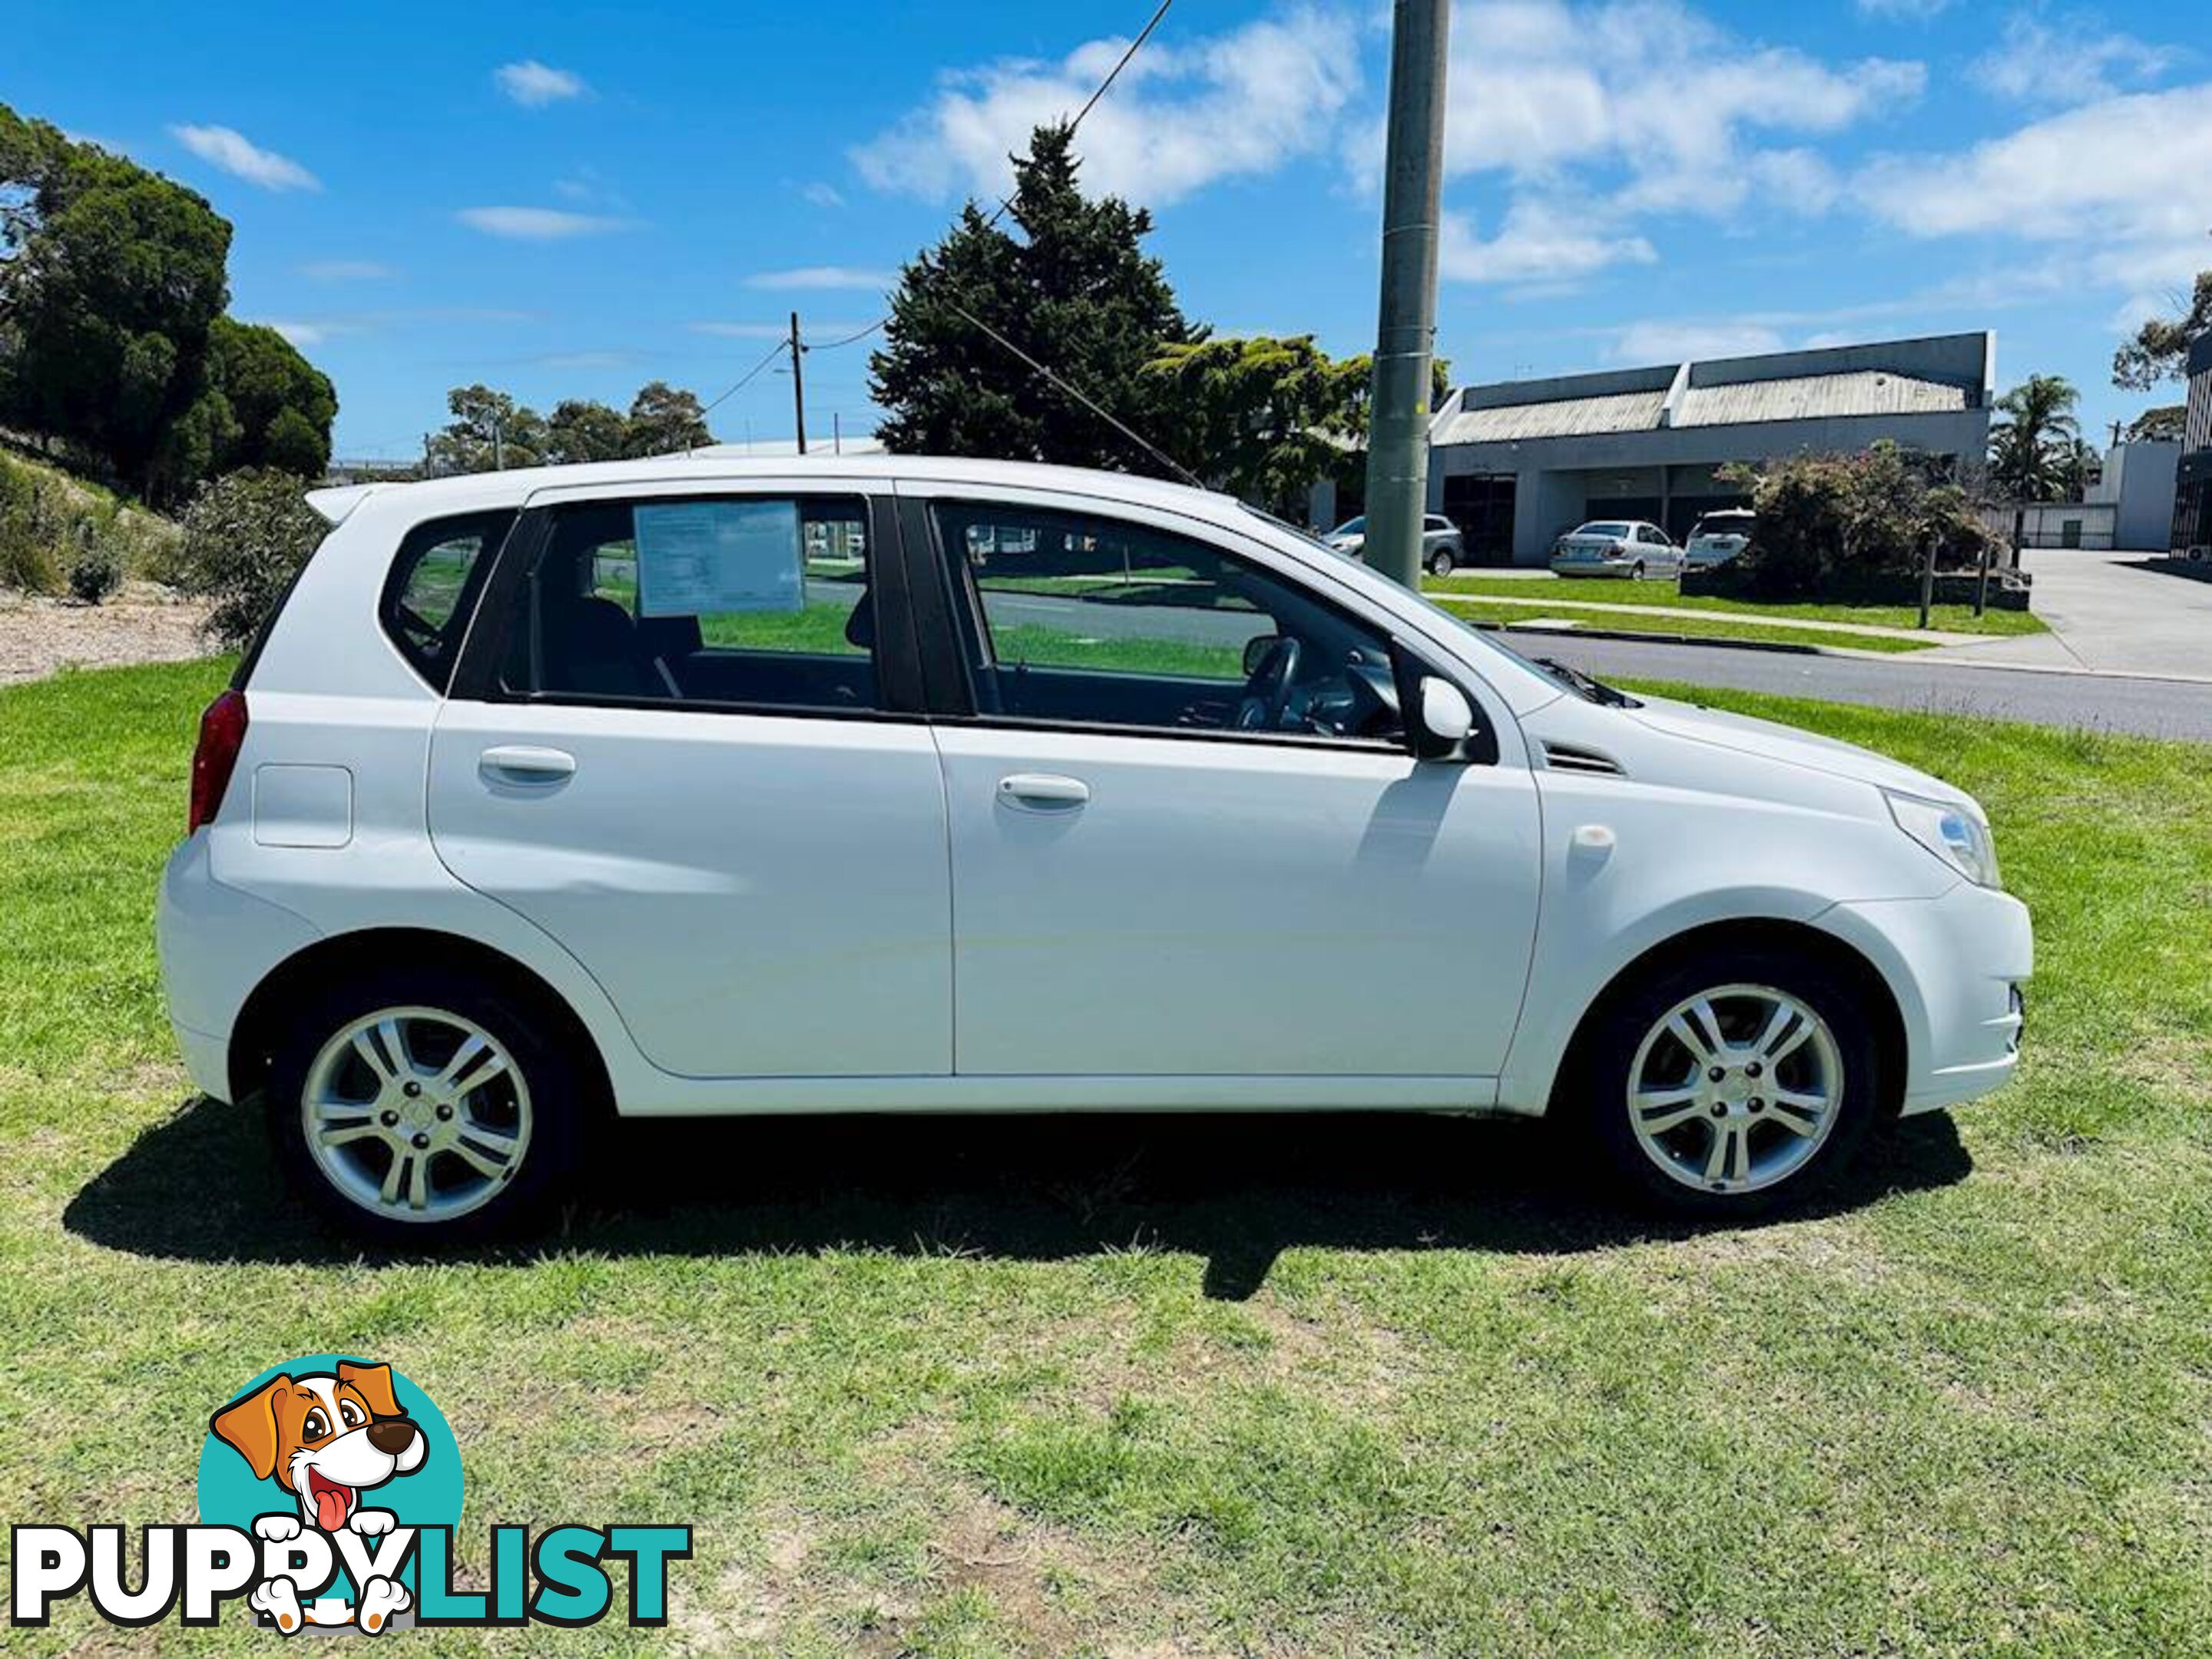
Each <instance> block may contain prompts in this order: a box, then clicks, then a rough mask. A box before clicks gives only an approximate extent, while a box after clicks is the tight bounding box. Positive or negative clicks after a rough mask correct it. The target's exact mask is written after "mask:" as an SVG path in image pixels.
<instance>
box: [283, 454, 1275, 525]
mask: <svg viewBox="0 0 2212 1659" xmlns="http://www.w3.org/2000/svg"><path fill="white" fill-rule="evenodd" d="M795 477H805V478H810V479H811V478H820V479H821V480H822V481H823V483H833V484H834V483H845V484H860V483H885V482H895V481H897V480H900V479H913V480H915V481H917V482H919V481H921V480H924V479H927V480H930V481H932V482H936V483H975V484H988V483H998V484H1025V485H1028V486H1030V487H1031V488H1034V489H1061V490H1069V491H1073V492H1075V493H1079V494H1083V495H1099V494H1110V495H1114V496H1115V497H1116V498H1117V499H1119V500H1121V501H1130V502H1137V503H1143V504H1146V505H1151V506H1156V507H1169V508H1172V509H1175V510H1177V511H1180V512H1183V513H1193V514H1194V515H1195V516H1198V517H1201V518H1218V517H1219V516H1220V515H1221V514H1222V513H1224V512H1225V511H1241V510H1242V509H1241V507H1240V505H1239V503H1238V502H1237V499H1236V497H1234V496H1233V495H1217V494H1215V493H1214V492H1212V491H1211V490H1205V489H1195V488H1194V487H1193V486H1191V485H1189V484H1182V483H1170V482H1169V481H1167V480H1166V479H1164V478H1149V477H1144V476H1142V475H1141V474H1139V473H1133V472H1106V471H1095V470H1092V469H1091V468H1086V467H1077V466H1048V465H1042V464H1040V463H1037V462H1034V461H996V460H975V459H967V458H958V457H951V456H943V455H891V454H880V453H879V454H870V455H842V456H841V455H826V454H817V455H799V456H794V455H781V456H748V455H745V454H743V453H738V452H736V451H735V449H734V448H733V447H713V448H705V449H696V450H693V451H692V452H690V453H688V454H684V455H656V456H653V457H650V458H648V459H643V460H634V461H594V462H589V463H586V464H584V465H576V466H531V467H516V468H513V470H511V471H503V472H469V473H461V474H457V475H455V476H454V477H446V478H425V479H422V480H420V481H418V482H416V483H368V484H349V485H346V486H343V487H341V488H337V489H311V490H309V491H308V492H307V501H308V504H309V505H310V506H312V507H313V508H314V509H315V511H316V512H318V513H320V514H322V516H323V517H324V518H325V519H327V520H330V522H331V523H332V524H337V523H338V522H340V521H341V520H343V519H345V518H346V517H347V516H348V515H349V514H350V513H352V512H353V510H354V509H355V508H356V507H358V506H359V505H360V504H361V503H362V501H366V500H368V499H369V498H370V497H372V496H374V497H376V498H378V499H380V501H385V500H389V499H390V498H392V497H396V496H398V495H400V494H401V493H402V492H404V494H405V497H406V501H407V503H408V506H409V507H411V508H414V509H416V511H417V512H418V513H419V516H421V517H422V518H426V519H427V518H436V517H443V516H445V515H446V514H448V513H483V512H490V511H495V510H497V509H499V508H501V507H520V506H521V505H522V504H523V503H524V502H525V501H528V500H529V499H530V497H531V496H532V495H536V494H537V493H538V491H540V490H542V489H556V488H560V489H573V488H579V487H581V488H586V489H588V488H591V487H592V486H595V485H607V486H617V485H625V484H628V485H635V484H640V483H648V484H649V483H663V482H665V483H669V484H671V485H673V484H687V483H702V482H710V481H719V482H728V481H742V480H744V479H746V478H773V479H775V480H778V481H779V482H786V483H787V482H789V481H790V480H791V479H793V478H795ZM1102 484H1108V485H1110V486H1111V488H1110V489H1105V490H1102V489H1101V487H1100V486H1101V485H1102Z"/></svg>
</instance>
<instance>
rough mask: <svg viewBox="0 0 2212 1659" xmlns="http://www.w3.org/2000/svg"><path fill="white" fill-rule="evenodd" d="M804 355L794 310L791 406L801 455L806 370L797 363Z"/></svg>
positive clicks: (804, 444) (804, 423)
mask: <svg viewBox="0 0 2212 1659" xmlns="http://www.w3.org/2000/svg"><path fill="white" fill-rule="evenodd" d="M805 355H806V348H805V346H804V345H803V344H801V343H799V313H797V312H795V311H794V312H793V313H791V406H792V414H793V419H794V420H796V421H797V422H798V424H799V453H800V454H802V455H804V454H805V453H806V372H805V370H804V369H802V368H800V367H799V359H800V358H802V357H804V356H805Z"/></svg>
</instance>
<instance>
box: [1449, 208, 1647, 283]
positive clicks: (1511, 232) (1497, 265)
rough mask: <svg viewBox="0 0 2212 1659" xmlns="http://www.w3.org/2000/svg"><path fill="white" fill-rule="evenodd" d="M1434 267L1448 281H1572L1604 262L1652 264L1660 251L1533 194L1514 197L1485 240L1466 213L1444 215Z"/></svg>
mask: <svg viewBox="0 0 2212 1659" xmlns="http://www.w3.org/2000/svg"><path fill="white" fill-rule="evenodd" d="M1439 241H1440V246H1439V249H1438V254H1437V269H1438V271H1439V273H1440V274H1441V275H1442V276H1443V278H1444V280H1445V281H1447V282H1460V283H1573V282H1576V281H1578V280H1579V279H1581V278H1583V277H1585V276H1592V275H1594V274H1595V273H1596V272H1598V271H1600V270H1604V269H1605V268H1606V267H1607V266H1608V265H1615V264H1650V263H1651V262H1652V261H1653V260H1655V259H1656V258H1658V257H1659V256H1658V254H1657V253H1656V252H1655V251H1654V250H1653V248H1652V246H1651V244H1650V243H1649V242H1647V241H1645V240H1644V238H1642V237H1641V236H1617V235H1613V234H1608V233H1607V230H1606V229H1605V228H1604V227H1603V225H1602V223H1601V221H1600V219H1599V218H1598V216H1595V215H1593V214H1589V213H1583V212H1577V211H1573V210H1562V209H1559V208H1557V207H1553V206H1551V205H1549V204H1547V203H1544V202H1542V201H1539V200H1536V199H1534V198H1529V197H1523V198H1522V199H1519V200H1516V201H1515V202H1514V203H1513V204H1512V205H1511V206H1510V207H1509V208H1507V209H1506V210H1505V218H1504V223H1503V224H1502V225H1501V226H1500V227H1499V228H1498V234H1496V235H1495V236H1493V237H1492V238H1491V239H1490V240H1488V241H1484V240H1482V239H1481V237H1480V235H1479V234H1477V232H1476V229H1475V227H1474V222H1472V221H1471V220H1470V219H1469V218H1468V216H1466V215H1464V214H1458V213H1447V214H1445V215H1444V217H1443V226H1442V229H1441V233H1440V237H1439Z"/></svg>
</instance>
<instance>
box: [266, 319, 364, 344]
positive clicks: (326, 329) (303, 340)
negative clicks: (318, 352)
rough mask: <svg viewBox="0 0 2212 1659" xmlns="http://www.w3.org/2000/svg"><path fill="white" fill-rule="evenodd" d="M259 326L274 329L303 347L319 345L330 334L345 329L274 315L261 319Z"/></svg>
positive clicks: (328, 324)
mask: <svg viewBox="0 0 2212 1659" xmlns="http://www.w3.org/2000/svg"><path fill="white" fill-rule="evenodd" d="M261 326H262V327H264V328H273V329H275V330H276V331H277V332H278V333H279V334H281V335H283V337H285V339H287V340H288V341H289V342H290V343H292V344H294V345H295V346H299V347H301V348H303V349H304V348H305V347H307V346H311V345H320V344H322V343H323V342H324V341H325V340H327V339H329V338H330V337H331V335H333V334H341V333H343V332H344V330H343V328H342V327H339V326H337V325H333V324H331V323H301V322H287V321H281V320H279V319H276V318H274V317H266V318H264V319H261Z"/></svg>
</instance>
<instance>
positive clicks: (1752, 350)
mask: <svg viewBox="0 0 2212 1659" xmlns="http://www.w3.org/2000/svg"><path fill="white" fill-rule="evenodd" d="M1781 349H1782V337H1781V336H1780V335H1779V334H1778V333H1776V332H1775V331H1773V330H1772V329H1771V328H1767V327H1765V326H1764V325H1760V324H1758V323H1748V322H1746V323H1631V324H1630V325H1628V326H1627V327H1626V328H1624V329H1622V330H1621V331H1620V334H1619V335H1618V336H1617V337H1615V339H1614V340H1613V350H1612V356H1613V360H1614V361H1615V362H1623V363H1639V364H1640V363H1679V362H1683V361H1685V360H1686V359H1688V358H1693V357H1752V356H1758V355H1759V353H1760V352H1764V351H1779V350H1781Z"/></svg>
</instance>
